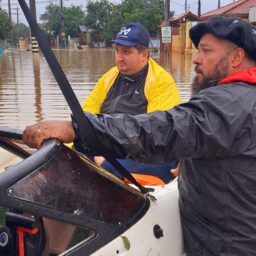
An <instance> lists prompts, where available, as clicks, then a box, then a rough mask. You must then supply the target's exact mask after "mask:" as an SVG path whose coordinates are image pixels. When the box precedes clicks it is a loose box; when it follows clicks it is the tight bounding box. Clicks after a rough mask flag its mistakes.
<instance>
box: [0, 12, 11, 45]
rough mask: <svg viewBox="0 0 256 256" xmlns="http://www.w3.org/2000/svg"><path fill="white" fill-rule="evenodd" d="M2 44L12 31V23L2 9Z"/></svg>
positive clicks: (0, 31)
mask: <svg viewBox="0 0 256 256" xmlns="http://www.w3.org/2000/svg"><path fill="white" fill-rule="evenodd" d="M0 24H1V25H0V42H1V41H2V40H4V39H6V38H8V36H9V32H10V30H11V27H12V26H11V22H10V20H9V17H8V15H7V13H6V12H5V11H4V10H2V9H0Z"/></svg>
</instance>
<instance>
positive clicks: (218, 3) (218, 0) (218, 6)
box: [218, 0, 220, 8]
mask: <svg viewBox="0 0 256 256" xmlns="http://www.w3.org/2000/svg"><path fill="white" fill-rule="evenodd" d="M218 8H220V0H218Z"/></svg>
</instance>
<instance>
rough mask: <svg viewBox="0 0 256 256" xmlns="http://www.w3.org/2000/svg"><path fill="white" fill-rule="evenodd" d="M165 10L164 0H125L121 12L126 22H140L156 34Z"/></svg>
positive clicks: (152, 33) (151, 32)
mask: <svg viewBox="0 0 256 256" xmlns="http://www.w3.org/2000/svg"><path fill="white" fill-rule="evenodd" d="M163 10H164V1H162V0H124V1H123V3H122V10H121V12H122V16H123V20H124V23H128V22H131V21H137V22H140V23H142V24H143V25H144V26H145V27H146V28H147V29H148V31H149V33H150V34H151V35H155V34H156V33H157V30H158V27H159V25H160V23H161V21H162V20H163V17H164V15H163Z"/></svg>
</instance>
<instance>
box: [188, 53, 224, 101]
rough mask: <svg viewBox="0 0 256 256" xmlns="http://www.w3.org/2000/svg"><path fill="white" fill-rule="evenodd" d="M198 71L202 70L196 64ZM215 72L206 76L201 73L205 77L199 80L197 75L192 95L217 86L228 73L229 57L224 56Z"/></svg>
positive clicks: (216, 66)
mask: <svg viewBox="0 0 256 256" xmlns="http://www.w3.org/2000/svg"><path fill="white" fill-rule="evenodd" d="M195 70H196V71H200V68H198V67H197V66H196V68H195ZM213 70H214V71H213V73H212V74H211V75H210V76H208V77H206V76H203V73H200V74H201V76H203V78H201V80H199V79H198V78H197V77H195V78H194V80H193V82H192V96H194V95H196V94H197V93H199V92H200V91H201V90H203V89H206V88H209V87H213V86H216V85H217V84H218V82H219V81H220V80H222V79H223V78H225V77H226V76H227V75H228V60H227V57H223V58H222V59H221V60H220V61H219V62H218V63H217V64H216V65H215V67H214V68H213Z"/></svg>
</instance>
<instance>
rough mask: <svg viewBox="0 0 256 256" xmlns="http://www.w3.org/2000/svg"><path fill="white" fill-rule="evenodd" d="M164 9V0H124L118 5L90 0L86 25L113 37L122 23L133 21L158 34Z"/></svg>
mask: <svg viewBox="0 0 256 256" xmlns="http://www.w3.org/2000/svg"><path fill="white" fill-rule="evenodd" d="M163 10H164V1H163V0H124V1H123V2H122V3H121V4H118V5H114V4H111V3H110V2H108V1H107V0H100V1H96V2H89V3H88V5H87V15H86V25H87V27H88V28H91V29H92V30H93V32H94V33H95V34H100V35H101V36H102V37H103V39H111V38H113V37H114V36H115V34H116V33H117V32H118V31H119V30H120V28H121V26H122V25H124V24H126V23H128V22H132V21H137V22H140V23H142V24H143V25H144V26H145V27H146V28H147V29H148V30H149V32H150V34H151V35H156V33H157V30H158V27H159V25H160V22H161V21H162V20H163Z"/></svg>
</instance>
